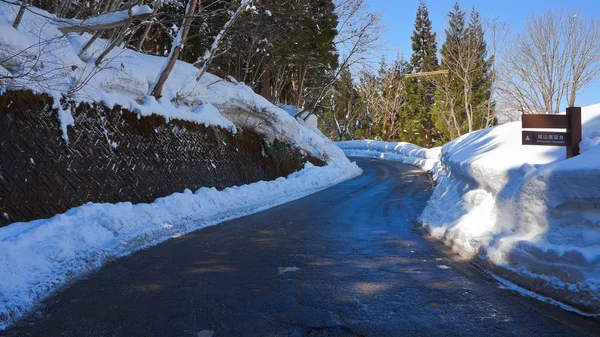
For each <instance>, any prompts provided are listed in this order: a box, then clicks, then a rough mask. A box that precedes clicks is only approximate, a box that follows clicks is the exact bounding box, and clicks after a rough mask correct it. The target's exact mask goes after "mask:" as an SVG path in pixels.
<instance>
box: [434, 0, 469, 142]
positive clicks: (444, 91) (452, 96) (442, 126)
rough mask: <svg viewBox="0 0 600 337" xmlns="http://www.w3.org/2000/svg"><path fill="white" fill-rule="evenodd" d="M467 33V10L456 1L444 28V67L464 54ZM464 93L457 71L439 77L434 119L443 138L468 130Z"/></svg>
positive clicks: (442, 64) (454, 136)
mask: <svg viewBox="0 0 600 337" xmlns="http://www.w3.org/2000/svg"><path fill="white" fill-rule="evenodd" d="M466 35H467V32H466V21H465V13H464V12H463V11H462V10H461V9H460V5H459V3H458V1H457V2H456V3H455V4H454V6H453V7H452V11H450V12H449V13H448V28H446V30H445V40H444V43H443V44H442V48H441V50H440V54H441V56H442V62H441V66H442V68H445V69H448V66H447V60H448V59H452V60H455V59H458V58H460V57H461V53H462V52H463V51H462V50H461V48H462V43H463V41H465V40H466ZM462 97H463V86H462V84H461V81H460V79H459V78H458V76H457V75H456V73H455V72H452V71H450V72H449V73H448V75H446V78H442V79H440V80H439V83H438V86H437V90H436V96H435V102H436V103H435V109H434V121H435V125H436V127H437V128H438V130H440V133H441V140H442V141H443V142H445V141H449V140H452V139H454V138H456V137H458V136H460V135H462V134H464V133H465V130H464V124H465V121H466V117H465V114H464V100H463V99H462Z"/></svg>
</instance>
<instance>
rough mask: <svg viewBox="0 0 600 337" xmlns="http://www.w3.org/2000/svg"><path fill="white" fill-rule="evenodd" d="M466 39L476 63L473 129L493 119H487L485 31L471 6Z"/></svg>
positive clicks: (488, 68)
mask: <svg viewBox="0 0 600 337" xmlns="http://www.w3.org/2000/svg"><path fill="white" fill-rule="evenodd" d="M467 39H468V41H469V44H470V46H471V48H472V49H473V50H475V52H474V56H475V59H476V65H475V69H474V71H473V73H472V74H471V76H472V82H473V86H472V91H471V101H472V105H473V126H474V128H475V130H479V129H483V128H486V127H488V126H491V125H494V124H495V120H492V121H489V120H487V118H488V111H487V106H488V104H492V105H493V102H490V100H491V97H490V96H491V95H490V87H491V85H492V84H491V74H490V67H491V64H490V61H489V60H488V59H487V43H486V41H485V32H484V30H483V26H482V23H481V19H480V16H479V12H478V11H477V10H476V9H475V8H474V7H473V8H472V9H471V14H470V17H469V26H468V28H467Z"/></svg>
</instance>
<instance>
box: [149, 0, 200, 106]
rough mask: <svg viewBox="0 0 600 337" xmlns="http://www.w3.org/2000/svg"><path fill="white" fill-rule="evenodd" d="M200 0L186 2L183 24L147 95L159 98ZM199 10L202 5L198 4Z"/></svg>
mask: <svg viewBox="0 0 600 337" xmlns="http://www.w3.org/2000/svg"><path fill="white" fill-rule="evenodd" d="M199 1H200V0H190V2H188V4H187V8H186V10H185V17H184V19H183V24H182V26H181V28H180V29H179V32H178V33H177V36H176V37H175V41H173V46H172V47H171V52H170V53H169V56H168V57H167V61H166V62H165V65H164V66H163V69H162V70H161V71H160V72H159V75H158V77H157V79H156V81H155V83H154V85H152V86H151V87H150V90H149V92H148V95H152V96H154V98H156V99H159V98H160V97H161V96H162V89H163V86H164V85H165V82H166V81H167V79H168V78H169V75H170V74H171V71H172V70H173V68H174V67H175V63H176V62H177V58H178V57H179V53H180V52H181V46H182V43H183V41H185V39H186V37H187V35H188V33H189V31H190V26H191V25H192V20H193V19H194V13H195V11H196V5H198V3H199ZM199 7H200V10H201V8H202V5H201V4H200V6H199Z"/></svg>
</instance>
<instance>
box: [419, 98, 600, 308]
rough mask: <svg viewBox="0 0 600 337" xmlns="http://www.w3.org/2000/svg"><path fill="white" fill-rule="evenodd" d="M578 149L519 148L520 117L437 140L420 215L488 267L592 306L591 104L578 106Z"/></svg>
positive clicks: (597, 297)
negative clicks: (436, 177) (437, 176)
mask: <svg viewBox="0 0 600 337" xmlns="http://www.w3.org/2000/svg"><path fill="white" fill-rule="evenodd" d="M583 119H584V125H583V133H584V140H583V142H582V143H581V149H582V154H581V155H580V156H578V157H576V158H572V159H570V160H565V148H563V147H546V146H522V145H521V124H520V122H517V123H511V124H506V125H502V126H498V127H495V128H491V129H486V130H481V131H476V132H473V133H471V134H467V135H465V136H463V137H461V138H459V139H457V140H455V141H453V142H450V143H448V144H447V145H446V146H444V147H443V148H442V164H443V165H444V168H445V170H446V173H447V177H445V178H444V179H442V180H441V181H439V184H438V186H437V187H436V189H435V191H434V193H433V195H432V197H431V200H430V201H429V203H428V205H427V207H426V209H425V210H424V212H423V214H422V216H421V218H420V220H421V221H422V222H423V224H424V226H425V227H426V228H428V229H429V231H430V232H431V233H432V235H433V236H435V237H436V238H438V239H440V240H443V241H445V242H446V243H447V244H448V245H450V246H452V247H453V248H454V249H455V250H456V251H457V252H460V253H461V254H464V255H466V256H469V257H476V258H477V259H479V260H480V261H482V262H484V264H486V265H487V266H488V267H489V268H491V269H492V270H493V271H494V272H496V273H497V274H500V275H501V276H502V277H504V278H507V279H509V280H510V281H513V282H515V283H517V284H519V285H521V286H524V287H525V288H528V289H531V290H533V291H536V292H538V293H540V294H542V295H546V296H549V297H552V298H554V299H557V300H559V301H562V302H564V303H567V304H570V305H572V306H575V307H577V308H580V309H583V310H585V311H588V312H593V313H600V145H599V144H600V105H594V106H590V107H586V108H583Z"/></svg>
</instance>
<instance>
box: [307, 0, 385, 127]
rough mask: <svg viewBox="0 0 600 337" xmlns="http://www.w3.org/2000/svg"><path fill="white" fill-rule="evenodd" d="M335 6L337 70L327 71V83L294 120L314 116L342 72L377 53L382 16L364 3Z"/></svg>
mask: <svg viewBox="0 0 600 337" xmlns="http://www.w3.org/2000/svg"><path fill="white" fill-rule="evenodd" d="M335 6H336V14H337V15H338V17H339V22H340V23H339V26H338V34H337V35H336V37H335V40H334V41H333V43H334V44H335V46H336V48H337V49H338V51H339V52H340V62H339V66H338V67H337V69H335V70H333V69H328V72H329V73H330V76H329V78H330V81H328V82H327V83H324V84H323V86H322V87H321V88H319V89H318V91H317V94H316V95H315V96H314V97H313V99H312V104H311V105H310V106H309V107H308V108H306V109H305V110H303V111H301V112H299V113H298V114H297V115H296V118H298V117H300V116H304V118H305V119H307V118H308V117H310V115H312V114H313V113H315V111H316V110H317V108H318V107H319V105H320V103H321V101H322V100H323V98H324V96H325V94H326V93H327V91H328V90H329V89H330V88H331V86H332V85H334V84H335V82H336V81H337V79H338V78H339V76H340V74H341V73H342V72H343V71H345V70H349V69H352V68H355V67H357V66H358V67H360V66H365V65H366V64H369V63H371V62H372V60H373V55H374V53H376V52H377V51H378V50H380V46H379V45H378V44H377V41H378V40H379V38H380V37H381V34H382V33H383V27H382V25H381V15H380V14H379V13H372V12H370V10H369V6H368V5H367V1H366V0H336V1H335ZM307 111H308V113H306V112H307Z"/></svg>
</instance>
